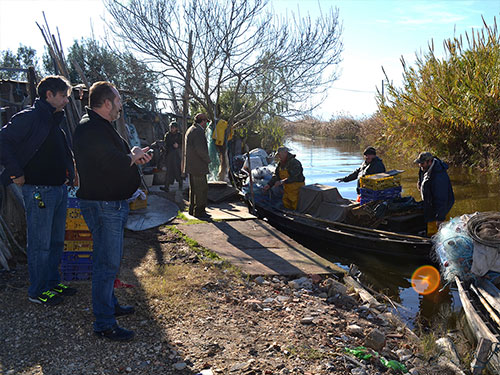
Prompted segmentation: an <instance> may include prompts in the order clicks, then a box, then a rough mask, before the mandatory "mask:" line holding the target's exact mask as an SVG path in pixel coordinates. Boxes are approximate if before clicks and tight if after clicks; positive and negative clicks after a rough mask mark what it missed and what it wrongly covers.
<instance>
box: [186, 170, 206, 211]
mask: <svg viewBox="0 0 500 375" xmlns="http://www.w3.org/2000/svg"><path fill="white" fill-rule="evenodd" d="M207 195H208V182H207V175H201V176H194V175H192V174H189V214H190V215H195V216H198V215H202V214H204V213H205V208H206V207H207Z"/></svg>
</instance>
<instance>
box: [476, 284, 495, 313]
mask: <svg viewBox="0 0 500 375" xmlns="http://www.w3.org/2000/svg"><path fill="white" fill-rule="evenodd" d="M477 289H478V291H479V292H480V293H481V295H482V296H483V297H484V299H486V301H488V303H489V304H490V305H491V307H493V308H494V309H495V310H496V311H497V313H499V314H500V290H498V288H497V287H496V286H495V285H493V283H492V282H491V281H489V280H487V279H479V281H478V283H477Z"/></svg>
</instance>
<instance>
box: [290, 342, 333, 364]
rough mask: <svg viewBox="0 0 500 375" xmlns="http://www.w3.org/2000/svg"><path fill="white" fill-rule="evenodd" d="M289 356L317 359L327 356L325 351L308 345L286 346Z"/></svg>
mask: <svg viewBox="0 0 500 375" xmlns="http://www.w3.org/2000/svg"><path fill="white" fill-rule="evenodd" d="M287 350H288V351H289V353H290V356H292V357H297V358H300V359H304V360H309V361H312V360H317V359H323V358H326V357H328V355H327V353H325V352H323V351H322V350H319V349H315V348H311V347H308V346H305V345H304V346H290V347H288V348H287Z"/></svg>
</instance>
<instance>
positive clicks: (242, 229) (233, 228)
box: [178, 220, 344, 275]
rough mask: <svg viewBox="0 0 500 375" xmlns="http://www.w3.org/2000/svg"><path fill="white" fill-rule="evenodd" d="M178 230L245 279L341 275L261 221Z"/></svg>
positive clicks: (338, 270)
mask: <svg viewBox="0 0 500 375" xmlns="http://www.w3.org/2000/svg"><path fill="white" fill-rule="evenodd" d="M178 228H179V230H180V231H181V232H183V233H184V234H185V235H187V236H188V237H190V238H192V239H194V240H195V241H197V242H198V243H199V244H200V245H201V246H203V247H205V248H207V249H210V250H212V251H214V252H215V253H217V254H218V255H219V256H220V257H221V258H223V259H226V260H227V261H229V262H230V263H231V264H233V265H235V266H237V267H239V268H241V270H242V271H243V272H245V273H247V274H249V275H304V274H331V273H344V271H343V270H342V269H341V268H340V267H338V266H336V265H335V264H333V263H331V262H329V261H327V260H326V259H323V258H321V257H320V256H318V255H317V254H315V253H314V252H312V251H311V250H309V249H307V248H305V247H304V246H302V245H300V244H299V243H297V242H295V241H294V240H292V239H291V238H289V237H288V236H286V235H284V234H283V233H281V232H279V231H278V230H276V229H274V228H273V227H272V226H271V225H269V224H268V223H266V222H264V221H262V220H246V221H231V222H210V223H203V224H194V225H188V224H181V225H179V226H178Z"/></svg>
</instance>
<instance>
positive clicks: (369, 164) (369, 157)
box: [336, 146, 385, 202]
mask: <svg viewBox="0 0 500 375" xmlns="http://www.w3.org/2000/svg"><path fill="white" fill-rule="evenodd" d="M363 156H364V158H365V160H364V161H363V163H362V164H361V166H360V167H359V168H358V169H356V170H355V171H354V172H352V173H351V174H349V175H347V176H345V177H341V178H337V179H336V181H337V182H349V181H354V180H356V179H357V180H358V186H357V188H356V192H357V193H358V202H359V199H360V197H359V193H360V190H359V179H360V178H361V177H364V176H368V175H371V174H377V173H383V172H385V165H384V163H383V162H382V159H380V158H379V157H378V156H377V151H376V150H375V148H373V147H371V146H370V147H367V148H366V149H365V151H364V152H363Z"/></svg>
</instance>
